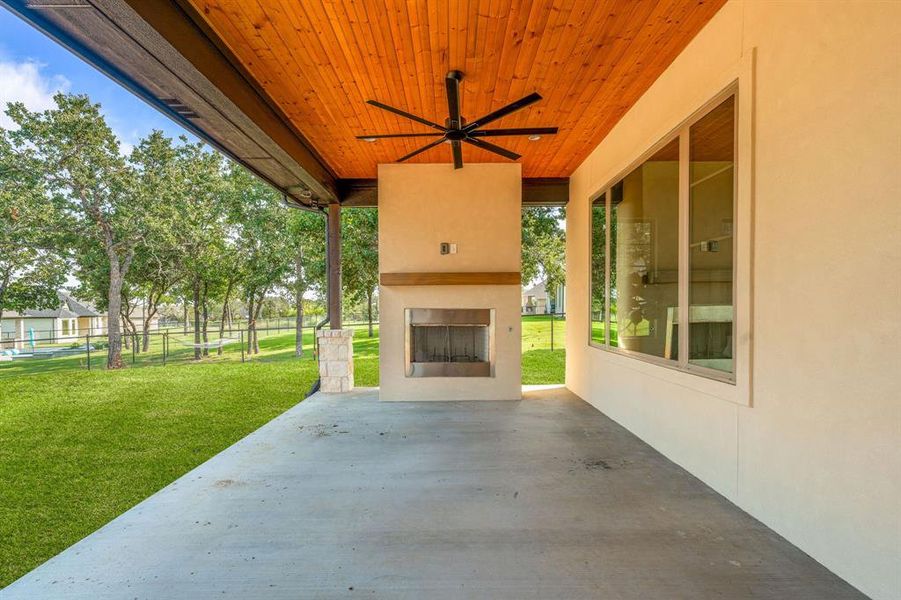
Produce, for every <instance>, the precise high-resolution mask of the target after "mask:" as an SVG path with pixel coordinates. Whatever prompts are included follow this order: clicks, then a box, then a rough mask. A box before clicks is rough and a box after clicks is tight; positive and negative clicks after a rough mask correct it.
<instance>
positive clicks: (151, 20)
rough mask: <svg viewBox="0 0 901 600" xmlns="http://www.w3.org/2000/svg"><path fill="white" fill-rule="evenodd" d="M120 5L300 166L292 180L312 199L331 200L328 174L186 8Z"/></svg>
mask: <svg viewBox="0 0 901 600" xmlns="http://www.w3.org/2000/svg"><path fill="white" fill-rule="evenodd" d="M124 2H125V3H126V4H128V6H130V7H131V9H132V10H134V11H135V12H136V13H137V14H138V15H139V16H140V17H141V18H142V19H143V20H144V21H145V22H146V23H147V24H148V25H150V26H151V27H153V29H155V30H156V31H157V33H159V34H160V35H161V36H162V37H163V38H164V39H165V40H166V41H167V42H168V43H169V44H171V45H172V47H173V48H175V49H176V50H177V51H178V52H179V53H180V54H181V55H182V56H184V57H185V58H186V59H187V60H188V61H189V62H190V63H191V64H192V65H193V66H194V68H196V69H197V70H198V72H199V73H200V74H201V75H202V76H203V77H205V78H206V79H207V80H209V81H210V83H212V84H213V85H214V86H216V87H217V88H218V89H219V90H220V91H222V93H224V94H225V95H226V96H228V98H229V99H230V100H231V101H232V102H234V104H235V105H236V106H237V107H238V108H239V109H240V110H241V111H242V112H243V113H244V114H245V115H247V116H248V117H250V118H251V119H252V120H253V121H254V123H256V124H257V125H258V126H259V127H260V128H261V129H262V130H263V131H265V132H266V133H267V134H268V135H269V136H270V137H271V138H272V139H273V140H274V141H275V142H276V143H277V144H278V145H279V146H280V147H281V148H282V149H284V150H285V151H286V152H288V154H290V155H291V157H292V158H294V160H296V161H297V163H298V164H299V165H300V166H301V167H302V171H300V172H298V173H297V176H298V179H299V180H300V182H301V183H303V185H304V186H305V187H306V188H307V189H309V190H310V191H311V192H313V195H314V196H315V197H317V198H319V199H321V200H323V201H326V202H336V201H337V199H338V197H337V193H336V192H337V189H336V186H335V177H334V175H333V174H332V172H331V170H330V169H329V168H328V167H327V166H326V165H325V162H324V161H323V160H322V159H321V158H320V157H319V155H318V154H317V153H316V152H315V150H313V147H312V145H311V144H309V143H308V142H307V140H306V139H305V138H304V136H303V134H301V133H300V131H298V130H297V129H296V128H295V127H294V126H293V125H292V124H291V122H290V120H289V119H288V118H287V117H286V116H285V115H284V113H283V112H282V111H281V109H279V108H278V106H277V105H276V103H275V102H274V101H272V100H271V99H270V98H269V96H268V95H267V94H266V93H265V92H264V91H263V90H262V89H261V88H260V87H259V86H258V85H257V84H256V82H255V80H254V79H253V77H252V76H250V74H249V73H247V72H246V71H245V70H244V68H243V67H242V66H241V64H240V61H238V60H237V58H235V57H234V56H233V55H232V53H231V52H230V51H229V50H228V47H227V46H226V45H225V44H224V43H223V42H222V41H221V40H220V39H219V38H218V36H217V35H216V34H215V33H214V32H213V31H212V30H211V29H210V28H209V26H208V25H207V24H206V21H205V20H204V19H203V18H201V17H200V16H199V15H198V14H197V12H196V10H195V9H194V8H193V7H192V6H191V5H190V3H188V2H182V1H180V0H179V1H177V2H172V1H170V0H124Z"/></svg>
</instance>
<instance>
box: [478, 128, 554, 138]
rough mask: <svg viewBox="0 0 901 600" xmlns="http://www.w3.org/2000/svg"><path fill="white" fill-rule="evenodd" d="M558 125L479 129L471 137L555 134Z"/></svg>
mask: <svg viewBox="0 0 901 600" xmlns="http://www.w3.org/2000/svg"><path fill="white" fill-rule="evenodd" d="M555 133H557V128H556V127H520V128H515V129H478V130H476V131H470V132H469V135H470V136H471V137H498V136H503V135H554V134H555Z"/></svg>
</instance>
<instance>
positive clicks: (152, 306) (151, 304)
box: [141, 290, 164, 352]
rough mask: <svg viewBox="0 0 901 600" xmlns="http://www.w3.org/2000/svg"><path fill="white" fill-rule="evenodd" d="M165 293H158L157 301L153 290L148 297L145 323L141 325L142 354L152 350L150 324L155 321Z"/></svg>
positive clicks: (161, 291)
mask: <svg viewBox="0 0 901 600" xmlns="http://www.w3.org/2000/svg"><path fill="white" fill-rule="evenodd" d="M163 293H164V292H163V290H160V291H159V292H157V295H156V300H154V298H153V290H151V291H150V293H149V294H148V295H147V306H146V308H145V310H144V322H143V323H142V324H141V328H142V330H143V331H142V333H143V338H144V339H143V341H142V346H143V348H142V352H147V351H149V350H150V322H151V321H152V320H153V317H154V316H156V311H157V310H158V309H159V305H160V299H161V298H162V297H163Z"/></svg>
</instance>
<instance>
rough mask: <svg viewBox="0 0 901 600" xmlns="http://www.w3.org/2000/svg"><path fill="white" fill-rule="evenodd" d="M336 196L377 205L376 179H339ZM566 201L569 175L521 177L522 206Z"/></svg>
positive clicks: (343, 201)
mask: <svg viewBox="0 0 901 600" xmlns="http://www.w3.org/2000/svg"><path fill="white" fill-rule="evenodd" d="M463 168H464V169H465V168H466V167H463ZM338 196H339V198H340V202H341V205H342V206H347V207H353V208H369V207H377V206H378V204H379V186H378V180H377V179H339V180H338ZM567 202H569V177H527V178H523V180H522V205H523V206H566V203H567Z"/></svg>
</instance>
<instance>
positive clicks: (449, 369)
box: [404, 308, 495, 377]
mask: <svg viewBox="0 0 901 600" xmlns="http://www.w3.org/2000/svg"><path fill="white" fill-rule="evenodd" d="M404 317H405V318H404V320H405V322H406V342H405V344H404V352H405V364H406V375H407V377H494V364H495V361H494V309H493V308H463V309H461V308H408V309H405V311H404Z"/></svg>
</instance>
